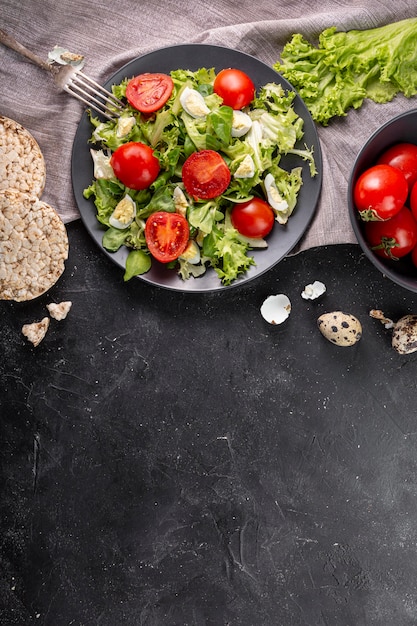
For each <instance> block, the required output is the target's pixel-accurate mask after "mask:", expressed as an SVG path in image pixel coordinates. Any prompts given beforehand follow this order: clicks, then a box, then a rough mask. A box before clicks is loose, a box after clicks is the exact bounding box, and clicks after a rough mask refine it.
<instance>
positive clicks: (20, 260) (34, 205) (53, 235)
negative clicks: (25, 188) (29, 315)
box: [0, 189, 69, 302]
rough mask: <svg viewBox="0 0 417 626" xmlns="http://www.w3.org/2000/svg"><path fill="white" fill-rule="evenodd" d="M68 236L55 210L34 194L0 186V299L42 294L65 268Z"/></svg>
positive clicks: (23, 298)
mask: <svg viewBox="0 0 417 626" xmlns="http://www.w3.org/2000/svg"><path fill="white" fill-rule="evenodd" d="M68 249H69V243H68V236H67V231H66V228H65V225H64V223H63V221H62V220H61V218H60V217H59V215H58V213H57V212H56V211H55V209H53V208H52V207H51V206H50V205H49V204H47V203H46V202H44V201H43V200H40V199H39V198H37V197H36V196H30V195H29V194H25V193H22V192H19V191H16V190H13V189H5V190H0V300H14V301H16V302H22V301H25V300H32V299H33V298H37V297H38V296H40V295H42V294H43V293H45V292H46V291H48V289H50V287H52V286H53V285H54V284H55V283H56V281H57V280H58V278H59V277H60V276H61V274H62V273H63V272H64V269H65V261H66V259H67V258H68Z"/></svg>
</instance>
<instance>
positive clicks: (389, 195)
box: [353, 163, 408, 221]
mask: <svg viewBox="0 0 417 626" xmlns="http://www.w3.org/2000/svg"><path fill="white" fill-rule="evenodd" d="M407 196H408V185H407V181H406V179H405V176H404V174H403V173H402V172H401V171H400V170H398V169H397V168H395V167H392V165H386V164H385V163H381V164H379V165H373V166H372V167H370V168H368V169H367V170H365V171H364V172H363V173H362V174H361V175H360V176H359V178H358V180H357V181H356V184H355V186H354V189H353V201H354V203H355V206H356V208H357V210H358V211H359V213H360V215H361V218H362V219H363V220H364V221H369V220H387V219H389V218H390V217H392V216H393V215H395V214H396V213H398V211H399V210H400V209H401V208H402V207H403V206H404V204H405V201H406V200H407Z"/></svg>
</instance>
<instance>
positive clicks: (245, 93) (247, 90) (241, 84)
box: [213, 68, 255, 109]
mask: <svg viewBox="0 0 417 626" xmlns="http://www.w3.org/2000/svg"><path fill="white" fill-rule="evenodd" d="M213 89H214V92H215V93H216V94H217V95H218V96H220V98H223V104H225V105H226V106H229V107H232V109H243V107H245V106H247V105H248V104H249V103H250V102H252V100H253V99H254V97H255V85H254V84H253V82H252V80H251V79H250V78H249V76H248V75H247V74H245V72H242V70H236V69H232V68H229V69H224V70H221V71H220V72H219V73H218V74H217V76H216V78H215V79H214V83H213Z"/></svg>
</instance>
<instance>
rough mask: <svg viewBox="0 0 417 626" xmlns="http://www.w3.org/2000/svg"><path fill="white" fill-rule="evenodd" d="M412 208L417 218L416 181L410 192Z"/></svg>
mask: <svg viewBox="0 0 417 626" xmlns="http://www.w3.org/2000/svg"><path fill="white" fill-rule="evenodd" d="M410 209H411V212H412V214H413V215H414V217H415V218H416V220H417V182H416V183H414V185H413V187H412V189H411V193H410Z"/></svg>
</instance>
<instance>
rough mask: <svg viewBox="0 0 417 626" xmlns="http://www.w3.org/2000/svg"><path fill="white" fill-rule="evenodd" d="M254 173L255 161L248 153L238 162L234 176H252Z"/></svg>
mask: <svg viewBox="0 0 417 626" xmlns="http://www.w3.org/2000/svg"><path fill="white" fill-rule="evenodd" d="M254 175H255V163H254V162H253V159H252V157H251V155H250V154H247V155H246V156H245V158H244V159H242V161H241V162H240V163H239V165H238V167H237V169H236V171H235V173H234V174H233V176H234V178H252V176H254Z"/></svg>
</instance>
